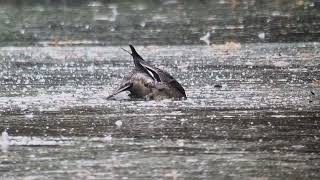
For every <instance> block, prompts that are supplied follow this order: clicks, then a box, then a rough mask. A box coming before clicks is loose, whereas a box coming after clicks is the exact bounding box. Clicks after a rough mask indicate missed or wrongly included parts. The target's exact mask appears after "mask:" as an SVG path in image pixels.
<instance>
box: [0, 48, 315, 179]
mask: <svg viewBox="0 0 320 180" xmlns="http://www.w3.org/2000/svg"><path fill="white" fill-rule="evenodd" d="M319 47H320V44H319V43H294V44H242V45H240V44H231V45H230V44H229V45H213V46H137V50H138V51H139V52H141V54H142V55H143V56H144V57H145V58H146V59H147V60H150V61H152V62H153V63H154V64H156V65H157V66H159V67H161V68H163V69H166V70H167V71H169V72H170V73H172V74H174V76H175V77H176V78H177V79H178V80H179V81H180V82H181V83H182V84H183V85H184V87H185V88H186V93H187V95H188V99H187V100H184V101H170V100H167V101H130V100H128V98H127V95H126V94H125V93H124V94H121V95H119V96H118V97H117V99H116V100H106V99H105V97H106V96H107V95H108V94H109V93H110V92H111V91H112V89H113V88H114V87H115V86H117V85H118V84H119V83H120V82H119V80H120V79H121V78H122V77H123V76H124V75H126V74H127V73H128V71H129V70H130V69H131V68H132V66H133V63H132V60H131V57H129V55H128V54H127V53H126V52H124V51H122V50H121V49H120V47H116V46H112V47H111V46H108V47H39V48H37V47H32V48H31V47H3V48H1V49H0V57H1V58H0V59H1V66H0V68H1V70H0V74H1V76H0V77H1V78H0V83H1V87H0V131H1V132H3V131H4V129H7V133H8V134H9V138H8V140H9V145H10V146H9V147H8V149H7V148H5V147H4V146H3V148H2V149H3V150H6V149H7V152H6V153H5V152H2V153H1V155H0V160H1V161H0V171H1V177H2V178H4V179H7V178H13V179H15V178H26V179H28V178H30V179H43V178H49V179H56V178H59V179H61V178H62V179H64V178H65V179H76V178H77V179H78V178H81V179H96V178H101V179H105V178H107V179H125V178H126V177H128V178H137V179H141V178H154V179H194V178H199V179H229V178H235V179H269V178H271V179H286V178H290V179H303V178H306V179H317V178H319V177H320V173H319V163H320V153H319V149H320V143H319V137H320V125H319V119H320V103H319V102H320V98H319V93H320V83H319V77H320V70H319V69H320V68H319V67H320V62H319V58H320V57H319V56H320V53H319ZM215 85H222V87H221V88H219V87H215Z"/></svg>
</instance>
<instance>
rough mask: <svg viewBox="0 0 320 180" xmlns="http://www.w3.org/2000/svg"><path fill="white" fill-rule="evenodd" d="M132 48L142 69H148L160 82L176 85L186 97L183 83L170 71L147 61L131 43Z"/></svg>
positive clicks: (137, 63)
mask: <svg viewBox="0 0 320 180" xmlns="http://www.w3.org/2000/svg"><path fill="white" fill-rule="evenodd" d="M129 46H130V49H131V52H132V53H131V55H132V57H133V60H134V64H135V66H136V67H139V68H141V69H145V70H144V71H147V73H148V74H149V75H150V76H151V77H152V78H153V79H154V80H156V81H158V82H164V83H168V84H171V85H172V86H173V87H175V88H176V89H177V90H178V91H179V92H180V93H181V94H182V95H183V96H184V97H186V93H185V90H184V88H183V87H182V86H181V84H180V83H179V82H178V81H177V80H176V79H175V78H173V77H172V76H171V75H170V74H169V73H168V72H166V71H164V70H162V69H159V68H156V67H154V66H153V65H151V64H150V63H148V62H147V61H145V60H144V59H143V58H142V57H141V56H140V55H139V54H138V53H137V51H136V50H135V48H134V47H133V46H132V45H129Z"/></svg>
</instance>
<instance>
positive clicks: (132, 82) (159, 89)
mask: <svg viewBox="0 0 320 180" xmlns="http://www.w3.org/2000/svg"><path fill="white" fill-rule="evenodd" d="M129 47H130V49H131V53H130V52H129V51H127V50H125V49H123V50H125V51H126V52H128V53H129V54H130V55H131V56H132V58H133V62H134V66H135V67H134V69H133V70H132V71H131V72H130V74H129V75H128V76H127V77H125V78H124V79H123V81H122V83H121V84H120V86H119V87H118V88H117V89H116V90H115V91H113V93H112V94H111V95H110V96H108V97H107V99H110V98H112V97H113V96H115V95H117V94H119V93H121V92H123V91H129V92H130V94H129V96H130V97H131V98H133V99H145V100H163V99H174V100H181V99H186V98H187V96H186V93H185V90H184V88H183V87H182V86H181V84H180V83H178V81H177V80H175V79H174V78H173V77H172V76H171V75H170V74H169V73H168V72H166V71H164V70H162V69H159V68H156V67H155V66H153V65H152V64H150V63H149V62H147V61H145V60H144V59H143V58H142V57H141V56H140V55H139V54H138V53H137V51H136V50H135V49H134V47H133V46H132V45H129Z"/></svg>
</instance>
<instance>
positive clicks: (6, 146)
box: [0, 131, 10, 152]
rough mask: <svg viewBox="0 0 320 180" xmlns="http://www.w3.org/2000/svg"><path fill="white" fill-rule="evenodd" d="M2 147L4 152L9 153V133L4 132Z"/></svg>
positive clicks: (0, 141) (0, 143) (1, 141)
mask: <svg viewBox="0 0 320 180" xmlns="http://www.w3.org/2000/svg"><path fill="white" fill-rule="evenodd" d="M0 145H1V150H2V152H7V151H8V149H9V145H10V140H9V134H8V133H7V131H3V132H2V134H1V139H0Z"/></svg>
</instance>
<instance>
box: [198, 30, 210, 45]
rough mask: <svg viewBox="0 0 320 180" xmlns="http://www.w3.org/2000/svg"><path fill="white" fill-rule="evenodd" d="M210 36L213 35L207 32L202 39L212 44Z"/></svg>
mask: <svg viewBox="0 0 320 180" xmlns="http://www.w3.org/2000/svg"><path fill="white" fill-rule="evenodd" d="M210 36H211V33H210V32H207V34H206V35H204V36H202V37H200V41H203V42H205V43H206V44H207V45H208V46H209V45H210Z"/></svg>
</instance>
